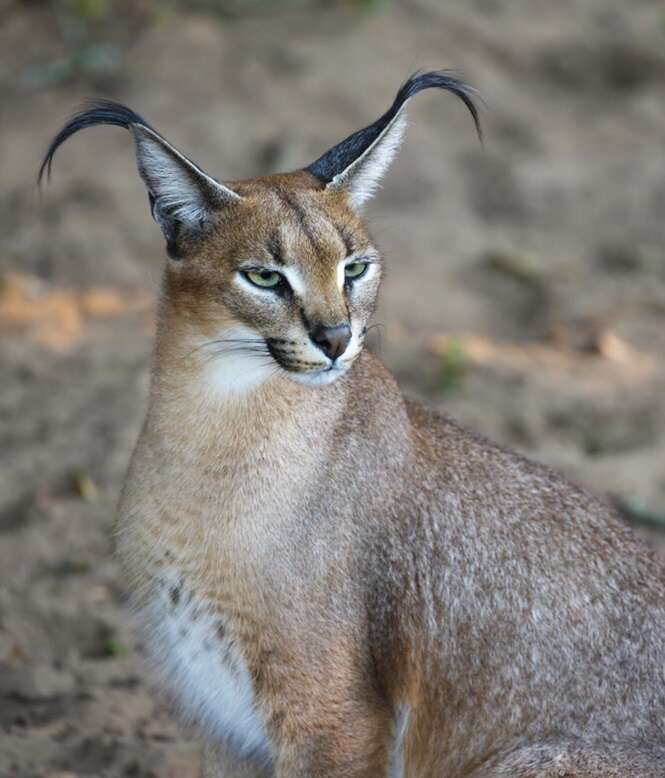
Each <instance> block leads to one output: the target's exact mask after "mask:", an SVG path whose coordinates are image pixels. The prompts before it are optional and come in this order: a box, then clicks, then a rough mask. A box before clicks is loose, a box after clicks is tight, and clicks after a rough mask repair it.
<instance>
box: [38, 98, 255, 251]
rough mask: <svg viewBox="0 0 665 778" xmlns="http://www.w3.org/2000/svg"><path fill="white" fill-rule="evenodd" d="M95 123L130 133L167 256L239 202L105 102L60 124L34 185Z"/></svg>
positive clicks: (126, 112) (135, 118)
mask: <svg viewBox="0 0 665 778" xmlns="http://www.w3.org/2000/svg"><path fill="white" fill-rule="evenodd" d="M98 124H110V125H114V126H116V127H124V128H125V129H127V130H129V131H130V132H131V134H132V137H133V138H134V145H135V148H136V161H137V166H138V170H139V173H140V175H141V178H142V179H143V182H144V183H145V185H146V188H147V190H148V197H149V198H150V207H151V210H152V215H153V218H154V219H155V221H156V222H157V224H159V226H160V227H161V229H162V232H163V233H164V236H165V238H166V241H167V248H168V251H169V254H170V255H171V256H172V257H174V258H177V257H178V256H179V244H180V241H181V239H186V238H188V237H189V238H191V237H197V236H201V235H204V234H205V233H206V232H207V231H208V230H209V229H210V227H211V225H212V224H214V223H215V220H216V217H217V215H218V214H219V211H220V210H221V209H222V208H225V207H228V206H230V205H232V204H233V203H235V202H237V201H238V200H240V196H239V195H238V194H236V193H235V192H234V191H233V190H231V189H229V188H228V187H227V186H224V184H220V183H219V181H216V180H215V179H214V178H212V177H211V176H209V175H208V174H207V173H204V172H203V170H201V168H200V167H198V165H195V164H194V162H192V161H191V159H188V158H187V157H186V156H185V155H184V154H181V153H180V152H179V151H178V150H177V149H176V148H174V147H173V146H172V145H171V144H170V143H169V142H168V141H167V140H166V139H165V138H163V137H162V136H161V135H160V134H159V133H158V132H157V131H156V130H154V129H153V128H152V127H151V126H150V125H149V124H148V123H147V122H146V121H145V119H143V118H142V117H141V116H139V114H137V113H135V112H134V111H132V110H131V109H130V108H127V107H126V106H124V105H121V104H120V103H115V102H112V101H110V100H98V101H95V102H94V103H90V104H89V105H88V106H86V108H85V109H84V110H82V111H80V112H79V113H76V114H75V115H74V116H73V117H72V118H71V119H70V120H69V121H68V122H67V124H65V126H64V127H63V128H62V130H60V132H59V133H58V134H57V135H56V137H55V138H54V139H53V140H52V141H51V144H50V146H49V148H48V150H47V152H46V155H45V156H44V161H43V162H42V165H41V168H40V170H39V181H40V182H41V180H42V178H43V176H44V174H45V173H46V174H47V176H50V174H51V165H52V163H53V157H54V156H55V152H56V151H57V149H58V148H59V147H60V146H61V145H62V144H63V143H64V142H65V141H66V140H67V139H68V138H69V137H71V136H72V135H74V133H76V132H78V131H79V130H83V129H86V128H87V127H94V126H96V125H98Z"/></svg>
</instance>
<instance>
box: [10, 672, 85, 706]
mask: <svg viewBox="0 0 665 778" xmlns="http://www.w3.org/2000/svg"><path fill="white" fill-rule="evenodd" d="M75 685H76V681H75V679H74V676H73V675H72V674H71V673H68V672H66V671H64V670H56V669H55V668H53V667H50V666H49V665H32V666H31V665H19V664H15V665H12V664H2V665H0V694H5V695H13V696H15V697H18V698H19V699H21V700H25V701H26V702H34V701H37V700H49V699H53V698H54V697H60V696H62V695H67V694H71V692H72V691H73V690H74V687H75Z"/></svg>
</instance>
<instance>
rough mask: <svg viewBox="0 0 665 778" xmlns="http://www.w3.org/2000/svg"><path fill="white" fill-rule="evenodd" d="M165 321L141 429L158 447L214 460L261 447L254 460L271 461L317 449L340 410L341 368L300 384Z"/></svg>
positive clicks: (343, 381) (343, 392)
mask: <svg viewBox="0 0 665 778" xmlns="http://www.w3.org/2000/svg"><path fill="white" fill-rule="evenodd" d="M168 324H169V322H168V321H167V322H164V321H162V322H161V324H160V328H159V332H158V337H157V343H156V348H155V357H154V365H153V375H152V384H151V390H150V400H149V407H148V412H147V418H146V424H145V428H144V434H145V435H149V436H150V437H151V439H152V440H153V441H155V440H157V441H159V444H160V446H161V447H163V451H164V452H165V453H166V452H169V454H173V455H179V456H176V459H178V458H180V456H182V455H184V454H185V453H189V454H192V453H194V452H196V453H197V455H198V456H199V457H203V458H204V459H205V458H206V457H208V458H210V459H211V460H212V459H214V460H219V459H220V457H221V456H222V454H223V453H224V452H226V453H228V454H233V456H235V457H237V458H238V459H241V458H242V452H243V451H245V452H247V453H248V454H249V452H254V454H255V455H257V456H258V453H257V452H258V450H263V449H265V456H263V457H261V459H262V461H266V460H267V459H270V460H272V461H274V460H275V458H276V457H279V456H286V455H287V454H288V453H289V451H291V452H292V453H293V455H294V456H296V453H297V456H296V458H297V459H300V458H301V457H302V455H303V454H306V453H307V451H309V452H310V453H311V454H313V452H314V449H321V448H323V447H325V436H326V432H325V430H330V429H331V428H332V427H334V426H335V424H336V422H337V420H338V419H339V418H340V416H341V414H342V413H343V412H344V408H345V405H346V398H347V393H348V391H349V386H348V383H349V379H350V376H349V375H348V374H347V375H344V376H342V377H341V378H340V379H338V380H337V381H335V382H333V383H332V384H330V385H327V386H320V387H315V386H306V385H302V384H299V383H297V382H295V381H292V380H291V379H290V378H289V377H288V376H287V375H286V374H285V373H284V372H283V371H282V370H279V369H275V368H274V366H272V365H269V364H268V365H267V362H266V361H263V362H261V363H260V365H259V366H257V365H256V364H253V363H252V360H253V359H254V357H253V356H252V355H245V356H244V360H245V361H244V362H243V358H242V357H241V356H239V355H237V354H235V353H230V354H224V353H222V354H217V353H210V352H209V351H206V349H205V348H203V349H202V348H201V347H200V343H201V341H202V338H201V336H200V335H198V334H197V333H192V332H191V331H188V329H187V328H186V327H175V328H171V327H169V326H168ZM266 365H267V366H266ZM261 371H263V372H261ZM243 372H244V375H243ZM270 446H272V447H273V452H274V453H272V454H270ZM303 446H304V447H305V449H303Z"/></svg>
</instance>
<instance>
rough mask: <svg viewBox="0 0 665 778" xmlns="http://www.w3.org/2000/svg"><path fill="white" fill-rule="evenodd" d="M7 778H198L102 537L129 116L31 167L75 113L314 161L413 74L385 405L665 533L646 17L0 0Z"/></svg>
mask: <svg viewBox="0 0 665 778" xmlns="http://www.w3.org/2000/svg"><path fill="white" fill-rule="evenodd" d="M0 51H1V52H2V54H1V58H0V97H1V99H0V114H1V117H2V119H1V122H0V150H1V151H0V159H1V166H0V192H1V198H2V199H1V202H2V208H1V209H0V235H1V236H2V237H1V244H0V360H1V361H0V369H1V376H2V385H1V391H0V421H1V426H0V571H1V573H0V776H12V778H15V777H18V776H21V777H22V778H28V777H32V776H35V777H37V776H40V777H41V776H50V778H73V776H113V777H114V778H115V777H116V776H126V778H148V777H149V776H159V777H160V778H161V777H162V776H166V777H167V778H176V776H177V777H178V778H190V777H191V778H195V776H198V775H199V765H198V753H197V748H196V746H195V745H194V744H193V740H192V738H191V737H190V736H188V735H187V734H183V732H182V731H180V730H178V729H177V728H176V727H175V726H174V724H173V723H172V721H171V719H170V718H169V716H168V713H167V712H166V708H167V706H165V705H164V704H162V703H160V702H158V701H157V698H156V697H155V696H154V695H153V694H152V692H151V685H150V682H149V681H148V680H147V679H146V677H145V673H144V669H143V666H142V663H141V653H142V646H141V645H140V643H139V642H138V641H137V638H136V637H135V635H134V634H133V631H132V629H131V626H130V624H129V620H128V614H127V612H126V608H125V605H124V603H123V599H122V597H123V591H122V581H121V580H120V576H119V572H118V570H117V567H116V564H115V562H114V560H113V557H112V547H113V542H112V536H111V524H112V517H113V511H114V505H115V502H116V499H117V497H118V492H119V489H120V485H121V481H122V477H123V474H124V470H125V467H126V463H127V460H128V456H129V453H130V450H131V447H132V445H133V442H134V440H135V438H136V436H137V433H138V429H139V425H140V423H141V418H142V413H143V410H144V405H145V396H146V387H147V369H148V361H149V355H150V348H151V342H152V334H153V327H154V304H155V296H156V293H157V290H158V284H159V276H160V269H161V265H162V261H163V259H162V258H163V244H162V238H161V234H160V233H159V230H158V228H157V226H156V225H155V224H154V223H153V222H152V220H151V219H150V215H149V210H148V203H147V198H146V196H145V192H144V189H143V185H142V184H141V182H140V180H139V177H138V175H137V173H136V170H135V165H134V159H133V151H132V147H131V142H130V138H129V136H128V135H127V133H126V132H125V131H123V130H119V129H116V128H98V129H95V130H94V131H90V132H85V133H82V134H81V135H78V136H76V138H74V139H73V140H71V141H69V142H68V143H67V144H66V145H65V146H64V147H63V149H62V150H61V152H60V153H59V155H58V158H57V160H56V162H55V165H54V177H53V181H52V183H51V185H50V186H49V187H48V188H47V189H46V190H45V191H44V193H43V195H42V196H41V198H40V197H39V196H38V193H37V191H36V186H35V177H36V172H37V168H38V164H39V161H40V156H41V154H42V153H43V151H44V150H45V147H46V145H47V143H48V141H49V139H50V138H51V136H52V135H53V134H54V133H55V132H56V131H57V130H58V129H59V128H60V126H61V124H62V122H63V121H64V119H65V118H66V117H67V116H68V114H69V113H70V112H71V111H72V110H73V109H74V108H75V107H76V106H77V104H78V103H79V102H80V101H81V100H82V99H83V98H86V97H90V96H110V97H114V98H116V99H119V100H121V101H123V102H126V103H128V104H129V105H130V106H132V107H133V108H134V109H135V110H137V111H138V112H139V113H141V114H143V115H144V116H145V117H146V118H147V119H148V121H150V122H151V123H152V124H154V125H155V126H156V127H157V128H158V129H159V130H160V131H161V132H163V133H164V135H165V136H166V137H167V138H168V139H169V140H171V141H172V142H173V143H174V144H175V145H176V146H178V147H179V148H181V149H182V150H183V151H184V152H185V153H186V154H188V155H190V156H192V157H193V158H194V159H195V160H196V161H197V162H199V164H201V165H202V167H203V168H204V169H206V170H208V171H209V172H211V173H212V174H213V175H216V176H217V177H219V178H241V177H248V176H252V175H254V174H258V173H265V172H272V171H276V170H283V169H291V168H295V167H299V166H302V165H305V164H307V163H309V162H311V161H312V160H313V159H314V158H315V157H317V156H318V155H319V154H320V153H321V152H322V151H324V150H325V149H326V148H328V147H329V146H330V145H332V144H333V143H335V142H337V141H339V140H340V139H341V138H342V137H344V136H346V135H347V134H349V133H350V132H351V131H353V130H355V129H357V128H359V127H361V126H364V125H365V124H367V123H369V122H370V121H372V120H373V119H374V118H376V117H377V116H378V115H379V114H380V113H381V112H382V111H383V110H384V109H385V108H386V107H387V105H388V104H389V103H390V101H391V100H392V97H393V95H394V93H395V91H396V89H397V87H398V85H399V84H400V83H401V82H402V81H403V79H404V78H405V77H406V76H407V75H408V74H409V73H410V72H411V71H412V70H414V69H416V68H418V67H425V68H440V67H445V68H452V69H454V70H455V71H457V72H459V73H460V74H462V75H463V76H464V77H465V78H466V79H467V80H468V81H469V82H471V83H472V84H473V85H475V86H476V87H477V88H478V89H479V90H480V92H481V94H482V96H483V100H484V105H483V108H482V114H483V123H484V127H485V135H486V143H485V146H484V147H481V145H480V144H479V143H478V140H477V138H476V137H475V135H474V131H473V127H472V123H471V121H470V118H469V116H468V115H467V113H466V111H465V109H464V107H463V106H462V105H461V103H459V102H458V101H457V100H456V99H455V98H454V97H452V96H449V95H444V94H434V93H429V92H427V93H424V94H422V95H420V96H419V97H418V98H417V99H416V100H414V101H413V103H412V105H411V109H410V117H411V125H410V129H409V131H408V133H407V138H406V142H405V144H404V147H403V149H402V152H401V154H400V156H399V158H398V160H397V162H396V163H395V165H394V166H393V168H392V170H391V171H390V173H389V174H388V176H387V177H386V179H385V185H384V188H383V190H382V191H381V192H380V194H379V196H378V197H377V198H376V200H375V201H374V202H373V203H372V205H371V206H370V208H369V220H370V227H371V230H372V232H373V234H374V235H375V237H376V239H377V241H378V243H379V245H380V246H381V247H382V248H383V250H384V251H385V253H386V255H387V262H388V274H387V278H386V281H385V285H384V289H383V295H382V300H381V306H380V310H379V312H378V314H377V316H376V319H375V320H376V322H378V323H380V324H381V326H380V327H379V328H377V332H378V335H377V336H376V338H375V341H374V343H373V348H375V349H376V350H377V351H378V352H379V353H380V355H381V356H382V357H383V359H384V361H385V362H386V363H387V364H388V366H389V367H390V368H391V369H392V370H393V371H394V372H395V373H396V375H397V377H398V379H399V381H400V382H401V384H402V386H403V387H404V390H405V391H406V392H408V393H409V394H412V395H416V396H419V397H421V398H423V399H425V400H426V401H427V402H429V403H433V404H435V405H436V406H438V407H440V408H442V409H444V410H446V411H447V412H449V413H451V414H453V415H454V416H455V417H457V418H459V419H461V420H463V421H464V422H465V423H467V424H468V425H470V426H472V427H473V428H475V429H476V430H479V431H480V432H482V433H484V434H486V435H489V436H490V437H492V438H494V439H495V440H498V441H500V442H501V443H503V444H506V445H509V446H511V447H513V448H517V449H518V450H520V451H522V452H523V453H525V454H526V455H527V456H529V457H532V458H536V459H539V460H541V461H544V462H547V463H549V464H551V465H554V466H556V467H557V468H559V469H562V470H563V471H564V472H565V473H566V474H567V475H568V476H570V477H571V478H572V479H574V480H575V481H577V482H579V483H581V484H583V485H585V486H587V487H589V488H591V489H593V490H594V491H596V492H598V493H599V494H601V495H604V496H606V497H607V498H608V499H610V500H612V501H614V502H615V503H616V504H617V506H618V507H619V509H620V511H621V513H622V515H623V516H624V517H625V518H626V520H628V521H630V522H632V523H634V524H635V525H636V526H637V527H638V531H640V532H643V533H644V534H645V537H647V539H648V540H649V542H651V543H653V544H654V546H656V547H657V548H659V547H660V546H661V543H662V541H661V540H660V538H661V535H660V534H659V528H662V527H663V525H664V524H665V413H664V410H665V360H664V355H665V99H664V98H665V5H663V3H662V2H661V1H659V2H652V1H651V0H631V2H630V3H628V2H626V1H625V0H558V2H556V3H553V2H550V1H549V0H449V1H444V0H403V1H402V2H399V0H393V2H390V1H389V0H355V2H354V1H353V0H347V1H346V2H342V1H341V0H337V1H336V0H327V1H326V0H291V1H289V0H284V1H283V2H280V1H278V0H199V1H198V2H196V1H195V0H191V1H188V0H181V1H180V2H178V0H173V1H172V2H164V3H160V2H156V1H154V0H137V1H134V2H132V1H131V0H124V1H123V0H53V1H52V2H47V1H46V0H32V1H30V2H29V1H28V0H26V1H25V2H11V1H9V2H7V0H4V1H3V0H0Z"/></svg>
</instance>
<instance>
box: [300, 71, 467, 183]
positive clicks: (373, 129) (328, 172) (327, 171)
mask: <svg viewBox="0 0 665 778" xmlns="http://www.w3.org/2000/svg"><path fill="white" fill-rule="evenodd" d="M432 88H436V89H445V90H447V91H448V92H452V93H453V94H455V95H457V96H458V97H459V98H460V100H462V102H463V103H464V104H465V105H466V107H467V108H468V109H469V112H470V113H471V116H472V118H473V122H474V124H475V126H476V132H477V133H478V137H479V138H480V139H481V140H482V128H481V126H480V117H479V116H478V109H477V108H476V105H475V103H474V101H473V95H474V94H475V90H474V89H473V87H471V86H469V85H468V84H465V83H464V82H463V81H460V80H459V79H458V78H455V77H454V76H453V75H451V74H450V73H449V72H448V71H445V70H436V71H430V72H428V73H421V72H417V73H414V74H413V75H412V76H411V77H410V78H409V79H408V80H407V81H406V82H405V83H404V84H403V85H402V87H401V88H400V90H399V92H398V93H397V95H396V97H395V99H394V101H393V104H392V105H391V106H390V108H389V109H388V110H387V111H386V112H385V113H384V114H383V115H382V116H380V117H379V118H378V119H377V120H376V121H375V122H374V123H373V124H370V125H369V126H368V127H364V128H363V129H362V130H358V131H357V132H354V133H353V134H352V135H349V137H348V138H345V139H344V140H343V141H341V143H338V144H337V145H336V146H333V147H332V148H331V149H329V150H328V151H327V152H326V153H325V154H323V156H321V157H319V158H318V159H317V160H316V161H315V162H313V163H312V164H311V165H309V167H306V168H305V170H306V171H307V172H308V173H311V174H312V175H313V176H314V177H315V178H318V179H319V181H321V182H322V183H324V184H329V183H330V182H331V181H332V180H333V179H334V178H335V176H338V175H340V174H341V173H342V172H343V171H344V170H346V169H347V168H348V167H349V166H350V165H352V164H353V162H355V161H356V160H357V159H358V158H359V157H360V156H361V155H362V154H364V153H365V152H366V151H367V150H368V149H369V148H370V146H371V145H372V144H373V143H374V142H375V141H376V140H377V138H379V136H380V135H381V133H382V132H383V131H384V130H385V129H386V128H387V127H388V126H389V125H390V123H391V122H392V121H393V120H394V119H395V117H396V116H397V115H398V114H399V112H400V111H401V110H402V108H403V107H404V104H405V103H406V101H407V100H409V99H410V98H412V97H413V96H414V95H415V94H417V93H418V92H421V91H422V90H423V89H432Z"/></svg>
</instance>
